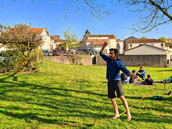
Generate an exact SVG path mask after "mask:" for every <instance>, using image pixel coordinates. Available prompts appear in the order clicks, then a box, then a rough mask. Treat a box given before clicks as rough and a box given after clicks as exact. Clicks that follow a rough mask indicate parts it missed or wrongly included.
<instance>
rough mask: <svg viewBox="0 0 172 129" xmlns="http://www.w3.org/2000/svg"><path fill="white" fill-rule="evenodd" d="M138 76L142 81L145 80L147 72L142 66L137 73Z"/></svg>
mask: <svg viewBox="0 0 172 129" xmlns="http://www.w3.org/2000/svg"><path fill="white" fill-rule="evenodd" d="M136 75H137V76H139V77H140V78H141V79H142V80H145V70H144V69H143V66H140V70H139V71H138V72H137V73H136Z"/></svg>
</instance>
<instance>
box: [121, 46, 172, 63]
mask: <svg viewBox="0 0 172 129" xmlns="http://www.w3.org/2000/svg"><path fill="white" fill-rule="evenodd" d="M124 54H125V55H147V56H149V55H166V56H167V62H168V63H167V64H169V63H170V62H171V61H170V59H171V51H170V50H167V49H164V48H160V47H156V46H153V45H148V44H141V45H138V46H136V47H133V48H130V49H127V50H125V53H124Z"/></svg>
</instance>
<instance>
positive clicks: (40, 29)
mask: <svg viewBox="0 0 172 129" xmlns="http://www.w3.org/2000/svg"><path fill="white" fill-rule="evenodd" d="M28 29H29V30H31V31H33V32H35V33H37V34H41V33H42V32H43V30H44V28H28Z"/></svg>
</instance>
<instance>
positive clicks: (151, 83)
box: [143, 74, 154, 85]
mask: <svg viewBox="0 0 172 129" xmlns="http://www.w3.org/2000/svg"><path fill="white" fill-rule="evenodd" d="M143 83H144V85H153V83H154V81H153V80H152V79H151V77H150V75H149V74H148V75H147V79H145V81H144V82H143Z"/></svg>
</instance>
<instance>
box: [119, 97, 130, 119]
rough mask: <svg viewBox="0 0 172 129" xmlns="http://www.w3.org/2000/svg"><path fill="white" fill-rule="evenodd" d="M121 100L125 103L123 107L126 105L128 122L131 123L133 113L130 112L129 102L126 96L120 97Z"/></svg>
mask: <svg viewBox="0 0 172 129" xmlns="http://www.w3.org/2000/svg"><path fill="white" fill-rule="evenodd" d="M120 98H121V100H122V102H123V105H124V107H125V109H126V111H127V115H128V117H127V121H130V120H131V113H130V110H129V107H128V103H127V100H126V99H125V97H124V96H120Z"/></svg>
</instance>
